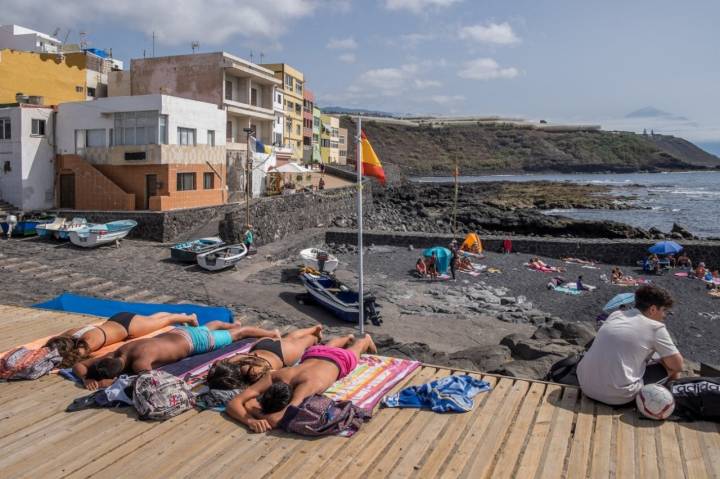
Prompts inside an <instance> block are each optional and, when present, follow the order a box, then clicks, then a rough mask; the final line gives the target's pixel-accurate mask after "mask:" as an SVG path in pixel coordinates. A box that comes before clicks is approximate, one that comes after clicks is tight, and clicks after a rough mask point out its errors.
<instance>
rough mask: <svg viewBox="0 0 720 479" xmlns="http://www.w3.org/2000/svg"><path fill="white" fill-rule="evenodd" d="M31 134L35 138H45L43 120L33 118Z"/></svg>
mask: <svg viewBox="0 0 720 479" xmlns="http://www.w3.org/2000/svg"><path fill="white" fill-rule="evenodd" d="M32 134H33V135H37V136H45V120H37V119H34V118H33V121H32Z"/></svg>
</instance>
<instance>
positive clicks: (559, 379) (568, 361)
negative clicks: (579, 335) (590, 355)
mask: <svg viewBox="0 0 720 479" xmlns="http://www.w3.org/2000/svg"><path fill="white" fill-rule="evenodd" d="M584 355H585V353H584V352H582V353H579V354H573V355H571V356H568V357H566V358H565V359H561V360H560V361H558V362H556V363H555V364H553V365H552V366H551V367H550V371H549V372H548V373H547V376H545V380H546V381H550V382H553V383H560V384H567V385H569V386H579V385H580V383H579V382H578V378H577V367H578V364H580V360H581V359H582V358H583V356H584Z"/></svg>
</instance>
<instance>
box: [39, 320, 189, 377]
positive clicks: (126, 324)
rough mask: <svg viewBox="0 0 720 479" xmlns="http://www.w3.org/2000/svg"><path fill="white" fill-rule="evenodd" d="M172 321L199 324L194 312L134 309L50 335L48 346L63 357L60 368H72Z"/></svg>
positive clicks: (171, 323)
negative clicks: (138, 311) (142, 312)
mask: <svg viewBox="0 0 720 479" xmlns="http://www.w3.org/2000/svg"><path fill="white" fill-rule="evenodd" d="M173 324H187V325H189V326H197V325H198V321H197V317H196V316H195V315H194V314H191V315H187V314H173V313H155V314H153V315H152V316H140V315H139V314H135V313H117V314H115V315H113V316H111V317H110V318H108V320H107V321H105V322H104V323H102V324H99V325H97V326H94V325H90V326H84V327H82V328H74V329H69V330H67V331H65V332H63V333H61V334H60V335H58V336H55V337H53V338H50V339H49V340H48V342H47V343H46V344H45V346H46V347H48V348H51V349H52V348H54V349H57V350H58V353H60V356H62V358H63V360H62V362H61V363H60V367H61V368H70V367H72V366H74V365H75V363H77V362H79V361H82V360H84V359H87V358H88V357H89V356H90V354H91V353H94V352H95V351H97V350H99V349H102V348H104V347H105V346H109V345H111V344H115V343H119V342H121V341H125V340H127V339H133V338H139V337H140V336H145V335H147V334H150V333H152V332H153V331H157V330H158V329H162V328H165V327H167V326H172V325H173Z"/></svg>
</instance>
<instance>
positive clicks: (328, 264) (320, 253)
mask: <svg viewBox="0 0 720 479" xmlns="http://www.w3.org/2000/svg"><path fill="white" fill-rule="evenodd" d="M300 258H302V261H303V264H304V265H305V267H307V268H312V269H314V270H317V271H321V272H322V271H325V272H328V273H332V272H333V271H335V269H337V267H338V259H337V258H336V257H335V256H333V255H331V254H330V253H328V252H327V251H324V250H321V249H318V248H307V249H304V250H302V251H300Z"/></svg>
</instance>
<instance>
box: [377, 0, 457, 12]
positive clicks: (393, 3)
mask: <svg viewBox="0 0 720 479" xmlns="http://www.w3.org/2000/svg"><path fill="white" fill-rule="evenodd" d="M461 1H462V0H385V8H387V9H388V10H407V11H409V12H412V13H416V14H420V13H423V12H425V11H426V10H427V9H428V8H432V7H449V6H451V5H452V4H454V3H459V2H461Z"/></svg>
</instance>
